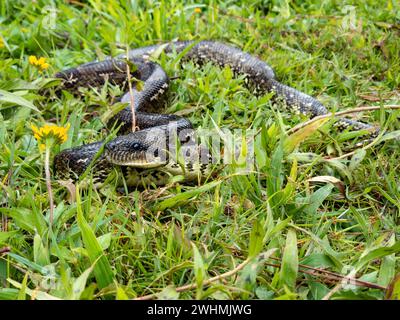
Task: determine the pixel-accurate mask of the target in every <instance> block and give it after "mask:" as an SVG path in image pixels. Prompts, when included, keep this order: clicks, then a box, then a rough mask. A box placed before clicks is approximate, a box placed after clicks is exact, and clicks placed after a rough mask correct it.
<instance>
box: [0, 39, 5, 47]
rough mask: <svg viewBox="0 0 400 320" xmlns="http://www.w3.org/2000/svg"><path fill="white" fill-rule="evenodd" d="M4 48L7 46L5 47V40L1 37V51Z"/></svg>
mask: <svg viewBox="0 0 400 320" xmlns="http://www.w3.org/2000/svg"><path fill="white" fill-rule="evenodd" d="M4 47H5V45H4V40H3V38H2V37H0V49H1V48H4Z"/></svg>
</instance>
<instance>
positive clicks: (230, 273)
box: [134, 258, 253, 300]
mask: <svg viewBox="0 0 400 320" xmlns="http://www.w3.org/2000/svg"><path fill="white" fill-rule="evenodd" d="M252 259H253V258H250V259H249V258H247V259H246V260H245V261H243V262H242V263H241V264H239V265H238V266H236V267H235V268H234V269H232V270H230V271H228V272H225V273H223V274H220V275H218V276H215V277H212V278H210V279H208V280H205V281H204V282H203V284H202V285H203V286H208V285H210V284H211V283H213V282H215V281H218V280H222V279H224V278H228V277H230V276H233V275H234V274H236V273H237V272H239V271H240V270H242V269H243V268H244V267H245V266H246V265H247V264H248V263H249V262H250V261H251V260H252ZM196 288H197V284H196V283H191V284H187V285H184V286H182V287H178V288H176V289H175V291H176V292H183V291H189V290H193V289H196ZM157 295H158V294H157V293H153V294H149V295H146V296H141V297H138V298H135V299H134V300H152V299H154V298H157Z"/></svg>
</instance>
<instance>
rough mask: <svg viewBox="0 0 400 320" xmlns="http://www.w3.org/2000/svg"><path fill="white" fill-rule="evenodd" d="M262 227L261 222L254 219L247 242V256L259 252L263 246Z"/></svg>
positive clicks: (252, 255)
mask: <svg viewBox="0 0 400 320" xmlns="http://www.w3.org/2000/svg"><path fill="white" fill-rule="evenodd" d="M264 235H265V232H264V229H263V227H262V225H261V223H260V222H259V221H258V220H256V221H255V222H254V224H253V228H252V230H251V233H250V242H249V255H248V257H249V258H250V257H254V256H256V255H257V254H259V253H260V252H261V250H262V248H263V246H264V242H263V239H264Z"/></svg>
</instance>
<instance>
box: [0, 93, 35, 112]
mask: <svg viewBox="0 0 400 320" xmlns="http://www.w3.org/2000/svg"><path fill="white" fill-rule="evenodd" d="M1 102H7V103H11V104H14V105H17V106H21V107H25V108H29V109H32V110H34V111H37V112H40V111H39V110H38V108H36V107H35V106H34V104H33V103H32V102H30V101H28V100H26V99H25V98H22V97H21V96H19V95H17V94H15V93H12V92H8V91H4V90H0V103H1ZM1 109H2V108H1V107H0V110H1Z"/></svg>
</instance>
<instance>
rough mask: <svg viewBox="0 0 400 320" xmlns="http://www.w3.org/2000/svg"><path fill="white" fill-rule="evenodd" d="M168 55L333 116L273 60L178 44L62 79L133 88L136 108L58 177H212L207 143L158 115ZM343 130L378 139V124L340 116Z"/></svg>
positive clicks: (70, 83)
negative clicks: (280, 74)
mask: <svg viewBox="0 0 400 320" xmlns="http://www.w3.org/2000/svg"><path fill="white" fill-rule="evenodd" d="M162 51H163V52H164V53H166V54H167V53H175V54H181V55H182V59H181V61H182V62H183V63H184V62H186V61H193V62H194V63H195V64H196V65H200V66H201V65H204V64H207V63H209V62H210V63H211V64H213V65H215V66H217V67H221V68H225V67H229V68H230V69H231V70H232V71H233V74H234V75H236V76H237V75H241V76H243V77H244V79H245V83H246V84H248V87H249V88H253V92H254V94H257V95H263V94H267V93H270V92H273V98H272V99H274V100H277V101H280V102H281V103H283V104H284V105H285V107H286V109H287V110H289V111H290V112H291V113H292V114H303V115H306V116H308V117H310V118H313V117H316V116H320V115H325V114H327V113H328V110H327V108H326V107H325V106H324V105H323V104H322V103H321V102H320V101H319V100H317V99H316V98H314V97H312V96H310V95H308V94H306V93H303V92H301V91H299V90H297V89H295V88H292V87H290V86H288V85H285V84H283V83H281V82H280V81H278V79H277V78H276V76H275V72H274V70H273V69H272V67H271V66H270V65H269V64H267V63H266V62H265V61H263V60H261V59H259V58H258V57H256V56H254V55H251V54H249V53H247V52H245V51H242V50H241V49H239V48H237V47H235V46H232V45H230V44H226V43H222V42H218V41H210V40H203V41H172V42H168V43H162V44H156V45H150V46H145V47H140V48H136V49H132V50H129V51H127V52H126V53H124V54H120V55H118V56H116V57H107V58H106V59H104V60H102V61H93V62H89V63H85V64H82V65H80V66H77V67H74V68H70V69H66V70H63V71H60V72H58V73H56V74H55V76H54V77H55V78H58V79H60V80H61V84H60V88H61V89H64V90H70V91H72V92H77V91H78V89H79V88H80V87H87V88H99V87H102V86H104V85H105V84H106V83H111V84H113V85H117V86H120V87H121V88H122V89H123V90H124V91H126V93H125V94H124V95H123V96H122V97H121V99H120V102H122V103H127V104H128V106H127V107H126V108H125V109H123V110H121V111H120V112H118V113H117V114H115V115H114V116H112V117H111V119H110V120H109V121H108V123H107V127H108V128H113V129H115V128H116V130H117V137H115V138H114V139H112V140H110V141H98V142H94V143H89V144H84V145H81V146H78V147H73V148H69V149H64V150H62V151H61V152H60V153H58V154H57V155H56V156H55V157H54V170H55V174H56V176H57V178H58V179H60V180H69V179H72V180H74V181H76V180H79V179H80V177H81V176H82V175H83V174H84V173H85V172H86V171H87V170H88V168H90V169H91V172H92V179H93V181H94V182H95V183H100V184H101V183H103V182H104V181H105V180H106V179H107V177H108V176H109V175H110V173H111V171H113V170H114V169H116V168H119V169H121V170H122V174H123V176H124V178H125V182H126V184H127V185H128V186H138V185H148V184H152V183H153V184H155V185H163V184H166V183H167V182H168V181H169V179H170V177H171V176H176V175H181V176H182V177H183V180H184V181H194V180H196V179H202V178H204V177H209V176H210V175H211V174H212V171H213V168H215V166H214V163H213V161H212V159H213V157H212V154H211V152H210V150H209V149H208V148H207V146H204V145H198V144H197V143H195V142H196V141H195V140H196V139H195V138H194V135H193V125H192V124H191V122H190V121H189V120H187V119H186V118H184V117H180V116H177V115H174V114H160V113H157V110H158V108H159V106H160V105H162V104H163V103H165V99H166V94H167V92H168V88H169V83H170V79H169V77H168V75H167V74H166V72H165V71H164V70H163V68H162V67H161V66H160V65H159V64H158V63H156V62H154V61H152V60H154V59H152V57H153V56H154V55H155V54H157V53H158V54H160V52H162ZM128 73H129V75H130V77H128ZM129 78H131V84H132V85H131V86H130V88H129V83H128V81H129ZM132 79H134V80H135V81H132ZM128 88H129V89H130V90H128ZM132 110H133V111H134V118H135V123H134V125H136V127H137V128H139V130H135V131H133V128H132V126H133V112H132ZM336 126H337V127H338V128H339V129H340V130H345V129H346V128H351V129H352V130H355V131H357V130H367V131H368V132H369V134H370V135H372V136H373V135H376V134H377V130H376V128H375V127H374V126H372V125H370V124H367V123H363V122H360V121H356V120H352V119H348V118H338V119H336ZM172 141H175V142H176V143H175V145H176V144H178V145H179V146H180V147H181V148H183V150H184V153H185V157H184V159H183V160H182V159H181V158H177V157H174V156H172V155H171V154H172V153H173V152H172V151H171V150H170V149H169V146H170V145H171V142H172ZM174 151H175V152H176V150H174Z"/></svg>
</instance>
